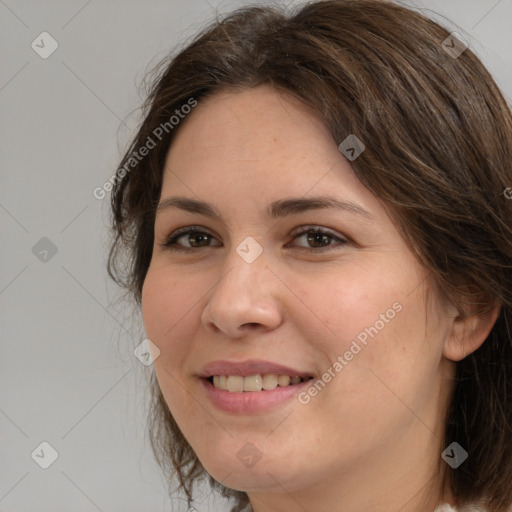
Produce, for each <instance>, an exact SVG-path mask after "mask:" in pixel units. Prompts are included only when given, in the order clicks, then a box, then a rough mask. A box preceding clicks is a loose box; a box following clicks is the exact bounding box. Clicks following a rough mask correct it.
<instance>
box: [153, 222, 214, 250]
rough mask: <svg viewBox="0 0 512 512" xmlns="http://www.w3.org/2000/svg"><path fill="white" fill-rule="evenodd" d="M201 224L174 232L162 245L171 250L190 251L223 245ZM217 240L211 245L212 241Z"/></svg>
mask: <svg viewBox="0 0 512 512" xmlns="http://www.w3.org/2000/svg"><path fill="white" fill-rule="evenodd" d="M203 229H204V228H201V226H187V227H185V228H180V229H178V230H176V231H175V232H174V233H172V234H171V235H170V236H169V238H168V239H167V241H165V242H164V243H163V244H162V246H163V247H165V248H166V249H170V250H171V251H189V250H192V249H200V248H202V247H221V246H222V244H221V243H220V242H218V240H217V239H216V238H215V237H214V236H213V235H212V234H210V233H208V232H206V231H203ZM212 241H217V242H218V243H217V244H214V245H211V244H210V242H212Z"/></svg>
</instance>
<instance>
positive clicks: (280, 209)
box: [157, 196, 373, 220]
mask: <svg viewBox="0 0 512 512" xmlns="http://www.w3.org/2000/svg"><path fill="white" fill-rule="evenodd" d="M167 208H178V209H180V210H184V211H186V212H189V213H197V214H200V215H205V216H206V217H211V218H214V219H219V220H222V216H221V214H220V213H219V212H218V211H217V210H216V209H215V208H214V207H213V206H212V205H211V204H209V203H207V202H205V201H200V200H197V199H192V198H189V197H183V196H174V197H168V198H166V199H162V200H161V201H160V202H159V203H158V206H157V211H162V210H165V209H167ZM324 208H332V209H336V210H341V211H345V212H348V213H352V214H355V215H358V216H361V217H364V218H365V219H368V220H371V219H373V217H372V216H371V215H370V214H369V213H368V212H367V211H366V210H365V209H364V208H363V207H361V206H359V205H358V204H356V203H354V202H352V201H344V200H343V201H342V200H340V199H336V198H334V197H329V196H313V197H297V198H291V199H279V200H277V201H274V202H272V203H270V205H269V206H268V209H267V215H268V216H269V217H271V218H274V219H279V218H282V217H286V216H288V215H296V214H299V213H302V212H307V211H310V210H320V209H324Z"/></svg>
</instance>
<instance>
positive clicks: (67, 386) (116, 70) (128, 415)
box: [0, 0, 512, 512]
mask: <svg viewBox="0 0 512 512" xmlns="http://www.w3.org/2000/svg"><path fill="white" fill-rule="evenodd" d="M248 3H249V2H242V1H235V0H232V1H223V2H220V1H218V0H167V1H162V0H160V1H157V0H152V1H149V2H142V1H133V0H131V1H120V0H109V1H103V2H100V1H99V0H92V1H91V0H90V1H86V0H72V1H66V2H64V1H55V0H54V1H46V0H43V1H40V0H37V1H36V0H31V1H30V0H24V1H21V0H17V1H16V0H5V1H1V0H0V38H1V41H0V48H1V49H0V52H1V62H2V69H1V74H0V116H1V117H0V118H1V120H2V123H1V130H2V131H1V138H0V141H1V142H0V144H1V147H0V159H1V169H2V187H1V189H0V222H1V225H2V242H1V261H2V264H1V267H0V307H1V335H2V338H1V340H2V343H1V354H0V364H1V374H0V375H1V377H0V389H1V395H0V432H1V446H0V511H1V512H32V511H34V512H35V511H38V512H46V511H48V512H61V511H62V512H64V511H68V512H69V511H77V512H85V511H98V510H99V511H103V512H118V511H119V512H120V511H126V512H135V511H137V512H141V511H145V512H150V511H164V510H166V511H168V510H186V506H185V504H184V503H183V500H180V499H178V498H173V499H170V498H169V497H168V496H166V492H165V482H164V479H163V477H162V475H161V474H160V472H159V469H158V468H157V466H156V463H155V462H154V461H153V459H152V455H151V453H150V449H149V445H148V442H147V441H146V438H145V416H144V415H145V404H146V402H147V400H146V398H145V394H144V393H145V384H144V383H145V380H146V376H147V372H149V371H151V367H145V366H143V365H142V364H141V363H140V362H139V361H138V360H137V359H136V358H135V357H134V356H133V349H134V347H135V346H136V345H137V344H138V343H140V341H142V339H143V338H144V335H143V332H142V330H141V326H140V319H139V318H138V316H137V314H134V313H133V311H132V310H131V309H129V308H128V307H127V305H126V304H125V303H123V302H119V301H118V300H117V295H118V291H117V290H116V289H115V287H114V286H113V285H112V284H111V283H110V282H109V280H108V278H107V277H106V272H105V256H106V247H107V240H108V238H107V233H106V229H105V226H106V223H107V219H108V196H107V199H105V200H103V201H100V200H97V199H95V198H94V197H93V194H92V192H93V190H94V189H95V188H96V187H101V186H102V184H103V183H104V182H105V181H106V180H107V179H108V178H109V177H110V176H111V174H112V173H113V172H114V170H115V165H116V163H117V161H118V160H119V157H120V152H121V151H122V150H123V149H124V148H125V145H126V143H127V141H128V138H129V136H130V135H132V134H133V131H134V129H135V127H136V124H137V112H136V109H137V107H138V106H139V105H140V103H141V98H140V97H139V96H138V93H137V85H138V84H139V83H140V81H141V79H142V77H143V76H144V73H145V69H146V66H147V65H148V64H149V63H153V64H154V63H156V62H157V61H158V60H159V59H160V58H162V57H163V56H164V55H165V54H166V53H167V52H168V51H169V50H170V49H171V48H174V47H175V46H176V44H177V43H179V42H183V41H185V40H186V38H188V37H189V36H191V35H192V34H194V33H195V32H197V31H198V30H199V29H200V28H201V27H202V26H204V24H205V22H206V21H209V20H210V19H211V18H212V17H213V16H214V13H215V12H216V11H218V12H221V13H222V12H225V11H228V10H230V9H231V8H233V7H236V6H241V5H247V4H248ZM288 3H290V2H288ZM406 3H408V4H409V5H415V6H417V7H419V8H420V7H422V8H429V9H432V10H433V11H436V12H437V13H440V14H442V15H444V16H446V17H447V18H448V19H451V20H453V21H454V22H455V23H457V25H458V26H459V27H461V28H462V29H464V30H465V31H467V33H468V34H469V35H470V36H471V38H472V39H471V47H472V48H473V49H474V50H475V51H476V52H477V54H478V55H480V57H481V58H482V59H483V60H484V62H485V63H486V64H487V66H488V67H489V69H490V71H491V72H492V74H493V75H494V77H495V78H496V80H497V82H498V84H499V85H500V86H501V88H502V90H503V91H504V92H505V94H506V95H507V97H508V98H511V97H512V26H511V23H512V22H511V20H512V0H499V1H496V0H472V1H467V0H449V1H446V0H444V1H443V0H435V1H430V2H429V1H423V2H419V1H416V2H414V3H413V2H406ZM426 13H427V14H428V15H430V16H432V17H437V14H434V13H432V12H430V13H429V12H426ZM442 22H443V23H444V24H445V25H446V26H448V27H453V26H452V25H450V24H448V22H447V21H446V20H442ZM452 29H453V28H452ZM43 31H47V32H49V33H50V34H51V36H52V37H53V38H54V39H55V40H56V41H57V42H58V45H59V47H58V49H57V50H56V51H55V53H53V54H52V55H51V56H50V57H49V58H47V59H43V58H41V57H40V56H39V55H38V54H36V52H35V51H34V50H33V49H32V48H31V42H32V41H33V40H34V39H36V37H37V36H38V35H39V34H40V33H41V32H43ZM36 42H37V41H36ZM45 47H46V48H48V46H47V44H45ZM511 185H512V184H511ZM43 237H46V238H48V239H49V240H50V241H51V243H52V244H53V245H54V246H55V248H56V250H57V252H56V253H55V254H53V255H52V251H51V248H49V247H48V242H47V241H44V240H43V241H42V242H39V241H40V240H41V238H43ZM38 242H39V245H37V246H36V249H34V250H33V247H34V246H35V245H36V244H37V243H38ZM45 250H49V252H48V253H45V252H44V251H45ZM34 253H35V254H34ZM41 259H43V261H41ZM43 441H46V442H48V443H50V445H51V446H52V447H53V448H54V449H55V450H56V451H57V452H58V458H57V459H56V461H55V462H54V463H53V464H52V465H51V466H50V467H49V468H48V469H42V468H41V467H39V465H38V464H36V462H35V461H34V460H33V459H32V458H31V453H32V452H33V451H34V450H35V449H36V448H38V446H39V445H40V443H41V442H43ZM36 453H39V455H40V457H39V459H37V457H36V456H34V458H35V459H37V460H42V459H43V458H44V457H49V452H48V450H47V449H46V452H45V451H44V449H43V452H41V448H39V449H38V450H37V451H36ZM42 453H44V455H41V454H42ZM46 460H48V459H46ZM207 495H208V492H207V491H205V492H204V496H205V497H206V496H207ZM211 498H212V497H211V496H210V497H209V499H210V501H208V500H200V501H199V502H198V503H197V504H196V505H195V506H196V508H197V510H198V511H199V512H202V511H203V510H227V509H226V506H225V505H224V506H223V505H222V504H221V501H220V500H217V502H218V503H217V505H215V504H214V503H213V502H212V501H211ZM208 503H209V504H208Z"/></svg>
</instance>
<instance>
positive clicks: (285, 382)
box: [277, 375, 290, 388]
mask: <svg viewBox="0 0 512 512" xmlns="http://www.w3.org/2000/svg"><path fill="white" fill-rule="evenodd" d="M277 383H278V384H279V385H280V386H281V387H282V388H284V387H285V386H289V385H290V376H289V375H279V377H278V379H277Z"/></svg>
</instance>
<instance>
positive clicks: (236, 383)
mask: <svg viewBox="0 0 512 512" xmlns="http://www.w3.org/2000/svg"><path fill="white" fill-rule="evenodd" d="M227 387H228V391H231V392H232V393H233V392H240V391H243V390H244V377H241V376H240V375H230V376H229V377H228V381H227Z"/></svg>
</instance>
